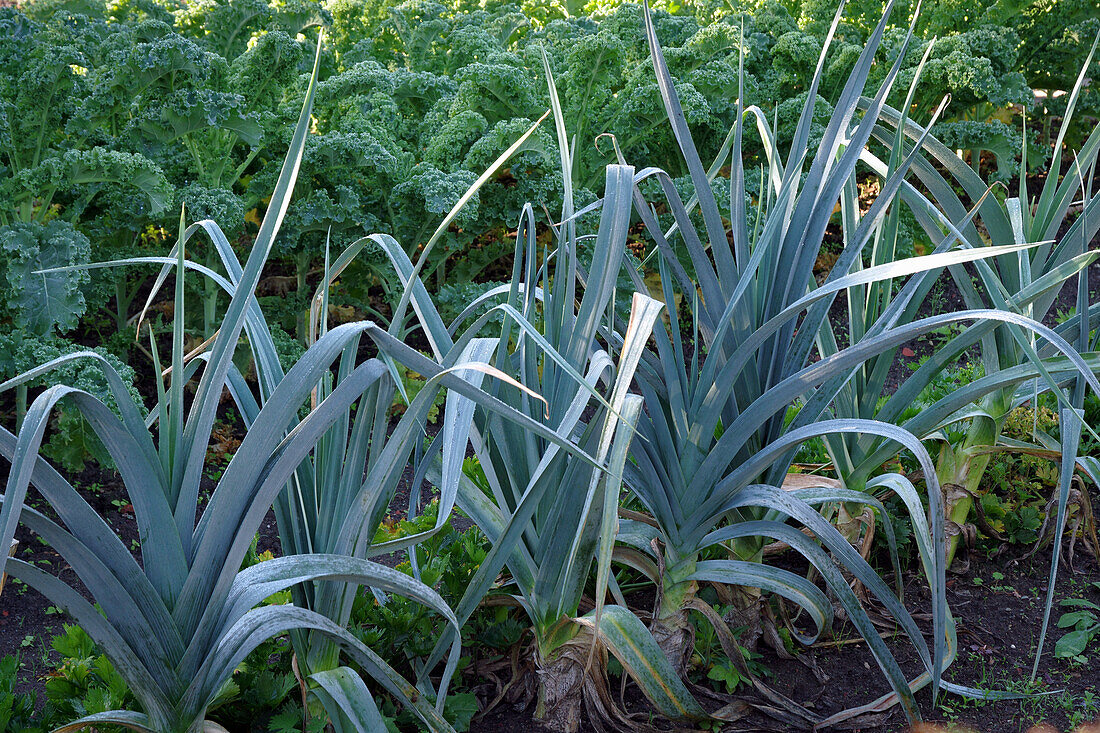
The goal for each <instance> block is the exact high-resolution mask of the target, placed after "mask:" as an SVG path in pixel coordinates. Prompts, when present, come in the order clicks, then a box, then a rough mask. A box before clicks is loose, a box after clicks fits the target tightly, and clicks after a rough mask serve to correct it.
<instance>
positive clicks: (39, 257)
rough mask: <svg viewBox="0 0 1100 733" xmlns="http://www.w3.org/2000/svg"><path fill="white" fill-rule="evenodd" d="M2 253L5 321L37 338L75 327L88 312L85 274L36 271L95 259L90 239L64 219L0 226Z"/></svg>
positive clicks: (2, 302)
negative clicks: (81, 288)
mask: <svg viewBox="0 0 1100 733" xmlns="http://www.w3.org/2000/svg"><path fill="white" fill-rule="evenodd" d="M0 253H2V254H0V256H2V257H3V260H4V261H3V265H4V267H3V273H4V277H5V279H6V280H7V283H6V285H7V288H6V294H5V295H4V296H2V300H0V304H2V317H3V318H4V320H6V321H7V322H8V323H10V324H11V325H12V326H14V327H15V328H16V329H19V330H24V331H27V332H30V333H33V334H36V335H38V336H47V335H49V334H51V333H53V332H54V331H55V330H57V331H62V332H64V331H69V330H71V329H73V328H75V327H76V325H77V322H78V321H79V319H80V316H81V315H83V313H84V307H85V304H84V295H83V293H82V292H81V290H80V286H81V284H82V283H84V282H85V281H86V280H87V279H88V274H87V272H85V271H83V270H73V271H68V272H50V273H42V272H37V271H39V270H44V269H49V268H57V267H71V266H73V265H83V264H86V263H87V262H88V258H89V256H90V255H91V244H90V242H89V241H88V238H87V237H85V236H84V235H83V234H81V233H80V232H78V231H76V229H75V228H74V227H73V225H72V224H70V223H69V222H67V221H62V220H60V219H54V220H53V221H50V222H48V223H46V224H40V223H38V222H30V223H25V222H19V223H15V224H10V225H8V226H6V227H3V228H0Z"/></svg>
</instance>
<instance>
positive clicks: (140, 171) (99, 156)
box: [10, 147, 172, 218]
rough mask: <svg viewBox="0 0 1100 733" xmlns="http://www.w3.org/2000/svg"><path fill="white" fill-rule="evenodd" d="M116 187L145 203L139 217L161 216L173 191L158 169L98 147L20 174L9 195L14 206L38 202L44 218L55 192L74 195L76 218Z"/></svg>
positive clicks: (64, 155) (69, 152)
mask: <svg viewBox="0 0 1100 733" xmlns="http://www.w3.org/2000/svg"><path fill="white" fill-rule="evenodd" d="M116 187H117V188H125V189H128V190H131V191H133V190H135V189H136V190H137V191H138V192H139V193H140V194H141V196H140V197H138V200H139V201H141V202H143V203H144V206H143V207H142V209H143V211H142V212H140V213H145V214H147V215H151V216H155V215H158V214H160V213H162V212H164V211H165V210H166V209H167V208H168V207H169V205H170V204H171V202H172V189H171V187H170V186H169V184H168V181H167V179H166V178H165V176H164V173H163V172H162V171H161V169H160V167H159V166H157V165H156V164H155V163H153V162H152V161H151V160H149V159H148V158H146V157H145V156H143V155H136V154H134V153H122V152H119V151H117V150H107V149H105V148H101V147H95V148H91V149H90V150H67V151H65V152H64V153H62V154H61V155H57V156H54V157H51V158H47V159H46V160H43V161H42V162H41V164H39V165H38V166H36V167H34V168H31V169H27V170H23V171H20V173H19V175H18V176H16V177H15V179H14V180H13V181H12V182H11V184H10V188H11V191H10V193H11V194H12V196H13V197H14V198H15V200H16V201H17V202H19V201H26V200H30V199H38V204H39V205H40V206H42V207H43V210H42V214H44V213H45V207H46V206H48V205H49V203H50V202H51V201H52V200H53V198H54V195H55V193H56V192H58V191H73V192H76V194H77V195H78V196H79V198H78V202H79V203H78V205H76V206H74V207H73V211H72V212H71V214H72V215H73V216H79V215H80V214H81V213H83V211H84V209H85V208H86V207H87V205H88V202H89V201H90V200H91V199H92V197H94V196H95V194H97V193H98V192H100V191H101V190H103V189H105V188H116ZM39 218H41V216H40V217H39Z"/></svg>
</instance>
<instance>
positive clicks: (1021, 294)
mask: <svg viewBox="0 0 1100 733" xmlns="http://www.w3.org/2000/svg"><path fill="white" fill-rule="evenodd" d="M1096 45H1097V44H1096V42H1095V41H1094V42H1093V45H1092V49H1091V50H1090V52H1089V55H1088V58H1087V60H1086V62H1085V65H1084V67H1083V69H1082V72H1081V75H1080V76H1079V77H1078V79H1077V83H1076V84H1075V86H1074V88H1073V90H1072V91H1071V93H1070V95H1069V98H1068V103H1067V104H1068V106H1067V114H1066V117H1065V119H1064V120H1063V124H1062V126H1061V128H1060V130H1059V134H1058V138H1057V140H1056V141H1055V148H1054V152H1053V158H1052V161H1051V167H1050V175H1048V176H1047V177H1046V180H1045V181H1044V183H1043V186H1042V190H1041V191H1040V192H1039V194H1038V196H1030V195H1029V192H1028V188H1027V178H1028V177H1027V175H1026V170H1027V168H1026V164H1027V161H1026V158H1025V159H1024V160H1023V161H1021V164H1020V169H1019V190H1018V191H1017V195H1015V196H1010V197H1007V198H1006V199H1004V200H1003V201H1002V200H1000V199H998V198H997V197H995V196H989V195H986V193H987V188H986V185H985V183H984V181H983V180H982V179H981V177H980V176H979V175H978V174H977V173H975V172H974V170H973V169H972V168H971V167H969V166H967V165H965V164H964V163H962V161H960V160H959V158H958V157H957V156H956V155H955V154H954V152H952V151H951V150H950V149H948V148H947V147H946V146H944V145H943V144H942V143H940V142H939V141H937V140H935V139H934V138H930V137H924V136H920V135H919V126H916V125H915V124H914V123H913V122H912V121H911V120H909V119H907V118H906V116H905V115H904V114H902V113H901V112H898V111H897V110H893V109H890V108H888V107H887V108H884V109H883V110H881V113H880V114H881V123H882V124H881V125H880V126H879V127H878V128H877V129H876V131H875V136H876V137H877V138H878V139H879V140H881V141H882V142H884V143H885V144H886V145H887V146H888V147H889V148H890V150H891V154H892V156H895V157H896V156H897V155H898V152H899V150H901V149H902V148H903V147H908V146H910V145H915V146H917V147H919V148H920V149H921V151H922V153H923V154H924V155H925V156H927V157H926V158H925V157H922V158H920V159H918V160H917V161H916V162H915V163H914V165H913V171H914V173H915V174H916V176H917V178H918V180H919V181H920V183H921V184H922V186H923V192H922V191H920V190H917V189H916V188H915V187H913V186H911V185H908V184H907V185H906V186H905V187H904V188H903V189H902V191H901V197H902V198H903V199H905V200H906V201H907V202H909V203H910V204H911V206H912V211H913V213H914V215H915V216H916V218H917V221H918V222H919V223H920V224H921V226H922V228H923V229H924V230H925V232H926V233H927V234H928V235H929V236H930V237H933V238H934V239H938V238H939V237H940V235H941V233H942V232H944V231H948V232H950V233H951V235H952V236H954V237H956V238H958V239H959V240H960V241H962V242H964V244H965V246H966V247H970V248H981V247H983V246H985V244H986V242H987V241H992V242H994V243H1011V242H1016V243H1021V244H1022V243H1031V244H1033V245H1034V246H1032V247H1028V248H1026V249H1024V250H1021V251H1019V252H1016V253H1013V254H1006V255H1001V256H998V257H994V258H991V259H988V260H983V261H979V262H976V263H975V265H974V270H975V271H976V274H977V279H976V280H975V279H973V278H972V277H971V274H970V273H969V272H968V271H967V270H966V269H964V268H962V267H961V266H959V265H956V266H953V267H950V268H949V270H950V273H951V276H952V278H953V280H954V282H955V284H956V285H957V287H958V290H959V293H960V294H961V296H962V298H963V300H964V302H965V303H966V307H967V308H970V309H980V308H988V307H994V308H998V309H1002V310H1004V311H1007V312H1011V313H1015V314H1019V315H1021V316H1026V317H1028V318H1029V319H1030V320H1032V321H1042V320H1044V319H1046V318H1047V317H1048V316H1049V315H1050V310H1051V308H1052V307H1053V305H1054V302H1055V300H1056V299H1057V297H1058V294H1059V293H1060V292H1061V289H1062V286H1063V284H1064V283H1065V282H1066V281H1067V280H1068V279H1070V278H1072V277H1073V276H1075V275H1076V276H1077V278H1078V299H1077V303H1076V306H1077V309H1076V310H1077V314H1075V315H1074V316H1073V317H1072V318H1070V319H1069V320H1067V321H1065V322H1064V323H1062V324H1061V325H1059V326H1058V327H1057V328H1055V329H1054V332H1055V333H1056V334H1057V335H1058V336H1060V337H1062V338H1055V337H1051V336H1049V335H1048V334H1047V333H1045V332H1044V331H1042V330H1040V329H1035V328H1031V327H1021V326H1019V325H1008V326H1003V327H998V326H997V324H994V323H991V322H979V323H975V324H974V325H972V326H970V327H968V328H966V329H965V330H963V331H962V332H961V333H959V334H958V335H956V336H955V337H954V338H951V339H950V340H949V341H948V342H947V343H946V344H944V345H943V346H942V347H941V348H939V349H938V350H937V352H936V353H935V354H934V355H933V356H932V357H931V358H930V359H929V360H928V361H927V362H926V363H924V364H923V365H922V366H921V367H920V368H919V369H918V370H917V371H916V372H915V373H914V374H913V375H912V377H911V378H910V379H908V380H907V381H906V383H905V384H904V385H903V386H902V387H901V388H900V389H899V390H898V391H897V392H896V393H895V394H894V396H893V397H891V399H890V400H889V401H887V402H886V404H885V405H883V406H882V407H881V410H880V412H879V414H880V419H885V420H889V421H892V422H899V423H900V422H903V421H905V420H906V418H908V420H907V421H905V422H904V424H905V425H906V426H907V427H908V428H909V429H910V430H912V431H913V432H915V433H916V434H918V435H921V436H925V435H928V434H930V433H932V432H933V431H936V430H939V429H940V428H942V427H944V426H946V425H949V424H952V423H958V422H960V421H963V420H969V424H968V426H967V428H966V434H965V438H964V439H963V441H962V442H961V444H959V445H949V444H944V446H943V449H942V450H941V452H940V459H939V465H938V470H939V473H940V478H941V480H942V481H944V482H947V483H951V484H954V485H957V486H959V487H960V490H959V491H958V492H956V494H955V496H954V497H953V498H954V501H953V502H952V504H953V505H954V506H953V512H952V516H951V519H952V520H954V521H955V522H956V523H958V524H961V523H962V522H964V521H965V520H966V517H967V514H968V513H969V509H970V506H971V504H972V497H973V495H974V493H975V492H976V491H977V489H978V487H979V484H980V482H981V477H982V475H983V474H984V471H985V467H986V465H987V463H988V461H989V456H990V451H991V450H993V449H998V448H999V449H1004V448H1008V449H1020V448H1024V449H1027V448H1029V447H1033V446H1028V445H1026V444H1015V443H1013V441H1010V440H1006V439H1005V438H1003V437H1002V436H1001V429H1002V427H1003V425H1004V420H1005V417H1006V416H1007V415H1008V413H1009V412H1011V411H1012V410H1013V409H1014V408H1015V407H1017V406H1019V405H1020V404H1023V403H1024V402H1027V401H1029V400H1030V401H1033V400H1034V399H1035V398H1036V396H1037V394H1038V393H1039V392H1040V391H1045V390H1047V389H1051V388H1054V387H1055V385H1056V383H1065V382H1066V381H1067V380H1069V379H1075V380H1076V377H1077V375H1080V377H1081V379H1080V380H1076V384H1077V386H1076V387H1075V391H1074V394H1073V396H1072V401H1073V403H1074V405H1075V406H1076V408H1077V409H1080V406H1081V404H1082V402H1083V399H1084V392H1083V388H1084V385H1085V383H1086V381H1087V382H1088V383H1090V384H1093V385H1095V379H1093V378H1091V377H1092V371H1094V370H1095V369H1096V367H1097V366H1098V361H1097V358H1096V356H1095V355H1093V354H1090V353H1089V352H1094V351H1095V350H1096V346H1097V345H1096V343H1095V342H1092V341H1090V336H1089V331H1090V330H1091V329H1092V328H1093V327H1094V326H1095V323H1096V321H1097V318H1098V317H1100V310H1098V308H1097V306H1096V305H1095V304H1093V305H1090V303H1089V299H1088V288H1087V277H1086V274H1087V269H1086V268H1087V267H1088V266H1089V265H1090V264H1092V263H1093V262H1095V261H1096V258H1097V253H1096V252H1095V251H1089V249H1088V242H1089V241H1090V240H1091V239H1092V237H1093V236H1094V235H1095V234H1096V232H1097V231H1098V229H1100V202H1098V200H1097V199H1096V198H1095V197H1093V196H1091V195H1090V191H1089V187H1088V185H1087V183H1086V181H1089V180H1091V173H1092V171H1093V170H1094V167H1095V165H1096V161H1097V156H1098V153H1100V125H1098V126H1097V127H1095V128H1094V129H1093V131H1092V133H1091V134H1090V135H1089V137H1088V139H1087V140H1086V142H1085V144H1084V145H1083V146H1082V148H1081V150H1079V151H1077V152H1076V153H1075V155H1074V159H1073V161H1071V164H1070V166H1069V169H1068V171H1067V172H1066V174H1065V175H1064V176H1060V174H1059V171H1060V169H1061V167H1062V162H1063V151H1062V142H1063V140H1064V138H1065V135H1066V134H1067V131H1068V129H1069V125H1070V123H1071V118H1072V115H1073V111H1074V108H1075V106H1076V103H1077V100H1078V98H1079V96H1080V93H1081V89H1082V87H1083V85H1084V82H1085V70H1086V69H1087V68H1088V66H1089V64H1090V63H1091V60H1092V57H1093V55H1094V54H1095V52H1096ZM918 137H919V139H918ZM867 160H868V162H870V163H871V164H872V166H873V167H875V168H876V169H878V170H880V171H881V170H882V169H883V168H884V167H885V166H884V164H883V163H882V162H881V161H879V160H877V159H875V158H874V157H873V156H867ZM960 190H961V191H962V192H963V193H964V196H965V198H964V196H960V194H959V191H960ZM1081 197H1083V202H1084V205H1083V207H1082V212H1081V214H1080V216H1078V218H1077V219H1076V220H1075V221H1074V222H1073V223H1072V224H1071V225H1070V226H1069V228H1068V229H1067V231H1066V232H1065V233H1064V234H1063V235H1062V236H1061V238H1060V239H1058V234H1059V230H1060V228H1061V227H1062V225H1063V223H1064V222H1065V220H1066V217H1067V213H1068V212H1069V210H1070V207H1071V206H1073V205H1074V203H1078V202H1081V201H1082V198H1081ZM965 199H969V200H970V201H972V202H975V203H974V205H973V209H972V210H971V211H969V212H968V211H967V208H966V204H965V203H964V200H965ZM930 202H931V203H934V204H935V206H934V207H933V206H931V205H930ZM937 210H938V211H937ZM941 212H942V213H941ZM979 222H980V226H979ZM1081 314H1085V315H1084V316H1082V315H1081ZM1082 323H1085V324H1087V326H1088V327H1087V328H1084V329H1082V328H1081V324H1082ZM1069 343H1072V345H1073V348H1072V349H1070V350H1069V351H1067V348H1068V346H1069ZM975 345H978V346H979V347H980V353H981V365H982V371H983V376H982V378H980V379H978V380H975V381H974V382H972V383H971V384H968V385H965V386H964V387H963V388H961V389H959V390H956V391H955V392H953V393H951V394H949V395H946V396H945V397H943V398H941V399H940V400H938V401H937V402H936V403H935V404H934V405H931V406H929V407H928V408H927V409H923V410H922V411H921V412H920V414H918V415H915V416H909V415H906V414H905V413H906V410H907V409H908V407H909V406H910V405H912V404H913V403H914V401H915V400H916V399H917V397H918V396H919V395H920V392H921V391H922V390H923V389H924V388H925V387H926V386H927V385H928V384H929V383H930V382H931V381H932V380H933V379H935V377H936V376H937V375H938V374H939V373H940V372H942V371H943V369H944V368H945V367H947V366H949V365H950V364H952V363H953V362H954V361H955V360H956V359H958V358H959V357H960V356H961V355H962V354H964V353H965V352H966V351H967V350H968V349H970V348H971V347H973V346H975ZM1071 351H1072V352H1076V353H1079V354H1081V355H1083V356H1085V357H1087V359H1086V360H1087V362H1088V366H1089V367H1090V368H1091V369H1081V362H1080V361H1078V360H1076V359H1072V358H1070V356H1072V354H1070V352H1071ZM1067 355H1069V356H1067ZM1039 357H1042V358H1043V359H1044V360H1043V361H1040V360H1039ZM1058 397H1059V401H1060V402H1061V403H1062V405H1063V407H1068V406H1069V403H1068V402H1067V401H1066V400H1067V398H1066V397H1065V396H1064V395H1061V394H1059V395H1058ZM868 399H870V397H869V396H868ZM1036 440H1037V441H1038V442H1039V443H1041V444H1042V446H1043V447H1047V448H1057V447H1058V445H1057V443H1053V442H1052V441H1050V440H1049V438H1045V437H1044V436H1039V435H1037V436H1036ZM876 447H877V446H875V445H874V444H871V443H867V444H864V445H861V446H859V447H858V449H857V450H855V451H853V452H852V453H850V454H849V455H848V456H842V457H843V458H844V459H845V460H846V461H847V462H848V463H849V467H848V470H849V471H850V472H851V473H852V474H855V475H857V476H858V475H860V474H862V475H866V474H867V473H868V472H869V471H871V470H873V469H872V466H873V465H874V464H875V461H876V460H878V459H879V458H881V452H880V451H875V450H873V449H874V448H876ZM953 549H954V541H952V543H951V550H950V551H949V555H948V557H949V558H950V557H951V555H952V554H953Z"/></svg>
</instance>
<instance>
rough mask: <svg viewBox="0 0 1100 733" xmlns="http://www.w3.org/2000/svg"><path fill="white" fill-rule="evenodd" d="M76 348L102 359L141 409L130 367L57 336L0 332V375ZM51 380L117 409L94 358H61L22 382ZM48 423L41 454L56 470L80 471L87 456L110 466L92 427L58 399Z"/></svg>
mask: <svg viewBox="0 0 1100 733" xmlns="http://www.w3.org/2000/svg"><path fill="white" fill-rule="evenodd" d="M77 351H94V352H96V353H97V354H99V355H100V356H102V357H103V358H104V359H106V360H107V362H108V363H110V364H111V366H112V367H113V368H114V369H115V371H116V372H118V375H119V377H121V378H122V381H123V383H124V384H125V385H126V386H127V389H128V390H129V392H130V397H131V398H132V399H133V400H134V403H135V404H136V405H138V406H139V408H140V409H143V410H144V405H143V402H142V399H141V395H140V393H139V392H138V391H137V389H136V388H135V387H134V379H135V373H134V370H133V369H132V368H131V367H130V366H128V365H127V364H126V363H124V362H123V361H122V360H121V359H119V358H118V357H117V356H115V355H114V354H112V353H111V352H109V351H107V350H106V349H104V348H103V347H95V348H89V347H87V346H82V345H79V344H75V343H72V342H70V341H67V340H65V339H61V338H57V337H51V338H37V337H28V336H27V335H26V334H25V333H24V332H21V331H14V332H9V333H5V334H3V335H0V378H2V379H6V378H9V377H14V376H16V375H17V374H22V373H23V372H26V371H28V370H30V369H33V368H34V367H37V366H39V365H41V364H45V363H47V362H50V361H53V360H54V359H57V358H58V357H61V356H64V355H66V354H72V353H74V352H77ZM53 384H65V385H68V386H70V387H75V388H77V389H82V390H84V391H86V392H88V393H90V394H92V395H94V396H95V397H98V398H99V399H100V400H102V401H103V402H104V403H105V404H106V405H107V406H108V407H109V408H111V409H117V403H116V402H115V399H114V396H113V395H112V393H111V391H110V388H109V387H108V385H107V378H106V376H105V375H104V374H103V368H102V367H101V366H100V365H99V362H97V361H94V360H92V359H78V360H74V361H70V362H67V363H65V364H63V365H62V366H60V367H57V368H56V369H54V370H52V371H50V372H49V373H47V374H45V375H43V376H41V377H39V378H38V379H35V380H32V381H31V382H30V383H28V386H29V387H30V388H31V389H35V388H41V387H48V386H50V385H53ZM51 425H52V431H51V435H50V437H49V440H48V441H47V443H46V445H45V446H44V448H45V451H44V452H45V453H46V455H47V456H48V457H49V458H50V459H52V460H53V461H55V462H56V463H58V464H60V465H61V466H62V468H64V469H66V470H68V471H73V472H76V471H80V470H82V469H83V468H84V462H85V460H86V459H87V458H88V457H89V456H94V457H95V458H96V459H97V460H99V461H101V462H102V461H106V464H105V465H111V462H110V455H109V454H108V453H107V450H106V448H105V447H104V446H103V444H102V443H101V442H100V441H99V439H98V438H97V437H96V435H95V433H94V432H93V431H92V429H91V426H90V425H88V423H87V422H86V421H85V420H84V418H83V417H82V416H81V414H80V412H79V411H77V410H76V409H74V408H70V407H69V406H68V405H67V404H66V403H65V401H64V400H63V401H62V403H61V405H60V408H59V410H58V412H57V414H56V416H55V418H54V419H53V420H52V422H51Z"/></svg>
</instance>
